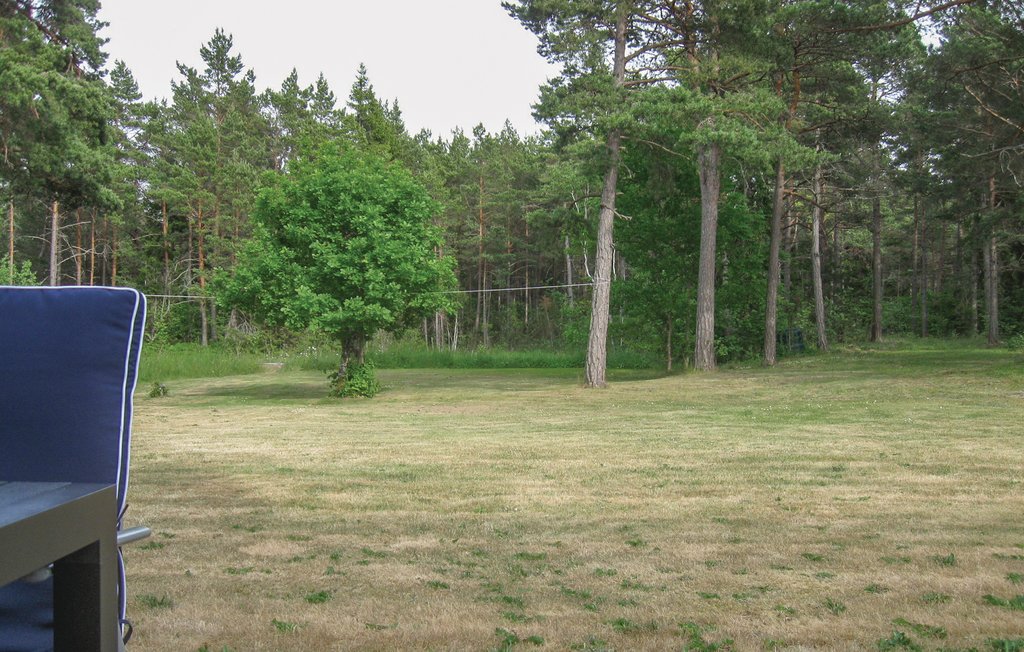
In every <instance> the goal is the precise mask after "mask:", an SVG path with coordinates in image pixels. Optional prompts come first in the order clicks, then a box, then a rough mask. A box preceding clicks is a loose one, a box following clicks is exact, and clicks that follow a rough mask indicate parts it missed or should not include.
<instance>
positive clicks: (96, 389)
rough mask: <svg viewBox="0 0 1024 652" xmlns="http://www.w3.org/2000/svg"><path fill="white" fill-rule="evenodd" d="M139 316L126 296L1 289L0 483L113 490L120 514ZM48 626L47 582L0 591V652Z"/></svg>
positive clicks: (140, 307) (46, 633)
mask: <svg viewBox="0 0 1024 652" xmlns="http://www.w3.org/2000/svg"><path fill="white" fill-rule="evenodd" d="M145 315H146V302H145V298H144V297H143V296H142V294H140V293H139V292H138V291H136V290H133V289H130V288H99V287H58V288H13V287H0V342H2V343H3V353H2V354H0V450H2V454H0V480H7V481H35V482H55V481H63V482H102V483H107V484H116V485H117V495H118V513H119V514H120V513H121V511H123V509H124V505H125V499H126V495H127V488H128V482H127V480H128V466H129V450H130V444H131V420H132V394H133V392H134V390H135V383H136V380H137V374H138V363H139V353H140V349H141V345H142V336H143V329H144V327H145ZM120 593H121V596H120V598H121V603H122V605H123V603H124V590H123V589H122V590H121V592H120ZM121 616H122V618H123V617H124V612H123V607H122V613H121ZM52 620H53V607H52V582H43V583H39V584H25V583H18V582H16V583H13V584H10V585H7V586H4V587H0V650H9V649H10V650H19V651H20V650H34V649H39V648H44V649H45V648H48V647H52V645H53V643H52V631H51V629H50V627H49V626H48V623H50V622H52Z"/></svg>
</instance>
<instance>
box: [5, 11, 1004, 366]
mask: <svg viewBox="0 0 1024 652" xmlns="http://www.w3.org/2000/svg"><path fill="white" fill-rule="evenodd" d="M504 6H505V8H506V9H507V11H508V12H509V13H510V15H511V16H512V17H513V18H514V19H516V20H518V21H520V22H521V23H522V25H523V26H524V28H526V29H528V30H530V31H531V32H533V33H534V34H536V35H537V37H538V42H539V51H540V52H541V53H542V54H543V55H544V56H545V57H547V58H548V59H549V60H551V61H553V62H555V63H557V64H559V65H560V70H561V72H560V74H559V75H557V76H556V77H554V78H552V79H551V80H549V81H548V83H547V84H545V85H544V86H543V87H542V88H541V89H540V99H539V100H538V102H537V104H536V105H535V115H536V116H537V117H538V119H539V120H540V121H541V122H542V123H543V124H544V125H545V129H544V131H542V132H541V133H540V134H538V135H522V134H519V133H517V132H516V131H515V129H513V128H512V127H511V125H509V124H506V126H505V127H504V128H503V129H501V130H500V131H497V132H489V131H488V130H486V129H485V128H484V127H483V126H476V127H474V128H471V129H468V130H461V129H459V130H455V131H454V132H453V133H451V134H450V135H434V134H431V133H429V132H427V131H421V132H420V133H417V134H410V133H409V131H408V130H407V128H406V126H405V124H404V120H403V117H402V112H401V109H400V106H399V102H398V100H397V99H395V100H383V99H381V98H380V97H378V96H377V94H376V93H375V91H374V88H373V85H372V83H371V81H370V77H369V73H368V71H367V70H366V69H365V68H364V67H362V66H360V68H359V69H358V70H357V71H355V79H354V82H353V83H352V85H351V87H350V88H349V91H348V95H347V97H346V98H344V99H341V100H340V99H339V98H338V96H337V95H336V94H335V92H334V91H333V90H332V89H331V88H330V86H329V84H328V82H327V80H326V79H325V78H324V77H323V76H322V75H321V76H320V77H319V78H318V79H317V80H316V82H315V83H313V84H311V85H309V86H303V85H302V84H301V83H300V82H299V74H298V72H297V71H294V70H293V72H292V73H291V74H290V75H289V76H288V77H287V78H286V79H284V80H283V81H282V82H281V83H280V85H279V86H278V87H276V88H268V89H261V88H260V87H259V85H258V83H257V80H256V78H255V76H254V74H253V73H252V71H251V70H249V69H247V68H246V67H245V65H244V60H243V56H242V54H240V53H237V52H236V51H235V49H234V46H233V42H232V38H231V36H230V34H228V33H227V32H226V31H223V30H220V29H218V30H216V31H215V32H214V34H213V36H212V37H211V39H210V40H209V41H208V42H207V43H206V44H205V45H203V47H202V48H201V49H200V55H201V60H202V66H201V67H200V68H192V67H189V66H185V65H183V64H179V65H178V74H177V76H176V79H175V80H174V81H173V82H172V84H171V88H170V94H169V96H168V98H167V99H164V100H162V101H158V102H154V101H144V100H143V99H142V97H141V95H140V93H139V90H138V86H137V84H136V83H135V80H134V78H133V76H132V73H131V71H130V70H129V68H128V66H127V65H126V64H125V63H124V62H122V61H115V62H113V64H110V65H108V62H107V60H106V55H105V54H104V52H103V41H102V39H101V38H100V37H99V36H98V35H97V34H98V30H99V29H100V27H101V24H100V23H99V21H98V19H97V11H98V9H99V3H98V2H97V0H2V1H0V152H2V157H0V197H2V199H3V200H4V204H6V208H7V211H6V213H7V215H6V217H7V219H6V220H5V221H6V227H7V228H6V229H4V231H5V232H6V233H5V238H4V240H5V242H6V244H7V247H6V251H5V252H4V253H3V254H2V262H0V270H2V271H0V273H2V275H3V276H4V277H5V278H2V279H0V282H7V283H48V284H51V285H58V284H111V285H122V284H125V285H127V284H130V285H134V286H136V287H139V288H140V289H142V290H144V291H145V292H147V293H149V294H151V295H153V296H154V297H156V298H155V299H154V300H153V301H152V302H151V303H152V306H153V311H152V312H153V319H152V321H151V324H150V333H151V336H152V337H154V338H157V339H160V340H162V341H167V342H174V341H196V342H201V343H203V344H208V343H210V342H214V341H216V340H218V339H222V338H225V337H239V336H240V335H239V334H250V335H251V334H253V333H258V332H261V330H260V329H262V328H264V327H261V326H259V325H256V324H254V323H253V322H252V321H251V315H250V314H248V313H247V312H246V310H245V306H244V305H243V304H241V303H239V304H234V303H233V302H232V301H231V299H230V297H231V295H230V293H222V292H220V291H219V287H220V283H221V281H222V279H226V278H230V277H231V276H232V274H233V272H234V270H235V269H236V268H237V267H238V265H239V255H240V252H242V251H243V250H244V249H245V247H246V244H247V243H248V242H249V241H250V240H252V238H253V225H252V222H251V220H250V216H251V214H252V211H253V209H254V202H255V197H256V196H257V189H258V188H261V187H265V186H267V185H268V184H271V185H272V182H271V181H268V179H271V178H274V177H277V178H280V177H283V176H287V175H288V174H290V173H291V171H292V170H293V168H295V167H296V165H298V163H299V161H301V160H302V159H303V158H304V157H307V156H309V154H310V152H313V151H316V150H317V149H318V148H320V147H322V146H323V145H324V144H326V143H332V144H335V145H338V146H341V147H343V148H347V149H349V150H351V151H357V152H359V153H360V158H359V160H368V159H367V158H366V157H369V158H370V159H373V160H379V161H383V162H385V163H387V164H388V165H391V166H394V167H398V168H402V169H404V170H405V171H407V172H408V173H409V174H410V175H411V177H412V178H413V179H415V181H416V183H418V184H419V185H421V186H422V188H423V189H425V191H426V192H427V193H428V194H429V196H430V197H431V198H432V199H433V202H434V209H433V216H432V218H431V221H432V223H433V226H434V227H435V228H436V229H438V230H439V232H440V234H441V240H440V242H438V243H436V245H435V246H434V249H435V253H436V255H437V256H438V257H439V258H445V257H450V258H452V259H454V261H455V269H454V274H455V277H456V280H457V287H458V289H459V290H460V293H459V294H453V295H452V296H453V297H454V300H453V301H451V302H446V305H445V309H443V310H435V311H433V312H431V313H430V314H424V315H423V316H422V319H421V320H420V322H419V324H418V326H416V327H415V328H414V329H413V330H414V331H415V336H416V337H419V338H421V339H423V341H424V342H425V343H426V344H427V345H429V346H432V347H439V348H460V347H463V348H472V347H477V346H504V347H510V348H518V347H537V346H551V347H573V348H578V349H580V350H583V349H585V350H586V352H587V354H586V378H587V383H588V384H590V385H594V386H600V385H603V384H604V382H605V381H604V370H605V368H606V366H607V357H606V356H607V351H608V350H609V349H616V348H621V349H631V350H641V351H648V352H650V353H651V354H652V355H657V356H659V357H660V358H662V360H663V361H664V364H665V365H667V366H668V367H670V368H671V367H672V366H673V365H679V364H683V365H689V364H693V365H695V366H696V367H697V368H701V369H711V368H713V367H714V366H715V365H716V364H717V362H718V361H720V360H724V359H734V358H750V357H761V358H763V359H764V361H765V362H766V363H768V364H774V363H775V362H776V360H777V359H778V355H779V353H780V348H781V349H782V350H786V349H788V348H791V347H793V346H795V345H798V344H799V343H800V341H801V340H800V338H806V339H807V340H808V342H807V344H808V345H816V346H817V348H819V349H827V348H828V346H829V344H830V343H832V342H836V341H845V340H850V339H860V338H869V339H872V340H879V339H882V338H883V337H885V336H886V335H887V334H889V333H917V334H920V335H922V336H928V335H974V334H978V333H985V334H986V335H987V338H988V341H989V343H990V344H997V343H998V342H999V341H1000V339H1001V338H1003V337H1005V336H1006V335H1007V334H1013V333H1016V332H1018V331H1020V330H1021V329H1022V327H1024V283H1022V282H1021V281H1022V280H1024V279H1022V268H1021V257H1022V255H1024V244H1022V238H1021V235H1022V222H1021V213H1020V182H1021V179H1022V178H1024V177H1022V175H1024V169H1022V147H1024V144H1022V136H1024V101H1022V100H1024V97H1022V89H1024V8H1022V7H1021V5H1020V4H1019V3H1018V2H1013V1H1010V0H974V1H972V0H952V1H951V0H946V1H933V2H921V1H914V2H909V1H906V0H898V1H897V0H888V1H879V0H855V1H853V2H849V1H847V2H838V1H836V0H800V1H797V0H787V1H784V2H768V1H767V0H703V1H699V0H693V1H684V0H628V1H627V0H620V1H617V2H605V1H599V0H517V1H514V2H511V1H510V2H505V3H504ZM441 101H443V100H441ZM406 326H408V324H406ZM286 335H287V334H281V333H277V334H276V336H279V337H286Z"/></svg>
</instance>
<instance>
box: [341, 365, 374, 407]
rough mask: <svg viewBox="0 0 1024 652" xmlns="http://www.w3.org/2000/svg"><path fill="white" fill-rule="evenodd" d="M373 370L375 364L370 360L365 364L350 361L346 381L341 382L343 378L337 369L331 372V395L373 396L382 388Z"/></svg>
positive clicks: (344, 396) (343, 396) (342, 396)
mask: <svg viewBox="0 0 1024 652" xmlns="http://www.w3.org/2000/svg"><path fill="white" fill-rule="evenodd" d="M373 370H374V366H373V364H372V363H370V362H367V363H365V364H359V363H357V362H350V363H349V364H348V368H347V369H346V373H345V380H344V382H339V381H340V380H341V379H340V377H339V374H338V372H337V371H336V372H334V373H332V374H330V376H329V377H330V379H331V395H332V396H338V397H341V398H346V397H349V396H363V397H365V398H373V397H374V396H376V395H377V394H378V393H380V390H381V384H380V381H378V380H377V377H376V375H375V374H374V373H373Z"/></svg>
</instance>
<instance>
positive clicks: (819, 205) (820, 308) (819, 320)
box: [811, 165, 828, 351]
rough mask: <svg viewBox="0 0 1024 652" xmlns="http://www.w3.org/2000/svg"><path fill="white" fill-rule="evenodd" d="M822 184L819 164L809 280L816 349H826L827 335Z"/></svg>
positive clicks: (812, 213)
mask: <svg viewBox="0 0 1024 652" xmlns="http://www.w3.org/2000/svg"><path fill="white" fill-rule="evenodd" d="M823 186H824V184H823V183H822V173H821V166H820V165H819V166H818V167H817V168H816V169H815V170H814V181H813V186H812V189H811V192H812V193H813V194H814V207H813V208H812V209H811V280H812V282H813V284H814V323H815V325H816V326H817V329H818V350H819V351H828V335H827V334H826V331H825V290H824V287H823V283H822V280H821V238H822V233H821V223H822V220H823V218H824V215H825V209H824V201H825V197H824V194H825V192H824V187H823Z"/></svg>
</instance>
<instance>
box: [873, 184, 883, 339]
mask: <svg viewBox="0 0 1024 652" xmlns="http://www.w3.org/2000/svg"><path fill="white" fill-rule="evenodd" d="M871 235H872V251H871V276H872V278H873V283H872V286H873V291H872V305H873V307H874V310H873V315H872V319H871V341H872V342H881V341H882V198H881V196H880V195H879V194H878V192H877V191H876V192H875V196H874V198H873V199H872V200H871Z"/></svg>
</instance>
